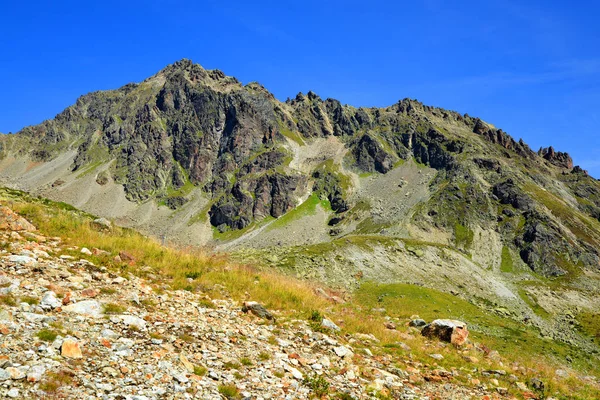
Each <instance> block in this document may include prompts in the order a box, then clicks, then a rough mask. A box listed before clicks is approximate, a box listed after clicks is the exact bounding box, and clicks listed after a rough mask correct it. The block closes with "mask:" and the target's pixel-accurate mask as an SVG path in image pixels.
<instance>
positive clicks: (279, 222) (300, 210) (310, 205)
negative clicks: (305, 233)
mask: <svg viewBox="0 0 600 400" xmlns="http://www.w3.org/2000/svg"><path fill="white" fill-rule="evenodd" d="M318 205H321V207H323V209H324V210H331V205H330V204H329V201H328V200H321V199H320V198H319V196H317V195H316V194H315V193H313V194H311V195H310V196H309V197H308V199H306V200H305V201H304V202H303V203H302V204H300V205H299V206H298V207H296V208H294V209H293V210H291V211H288V212H287V213H285V214H284V215H282V216H281V217H279V218H277V219H276V220H275V221H273V222H272V223H271V225H269V227H268V228H266V229H267V230H268V231H270V230H273V229H277V228H283V227H286V226H289V225H290V224H292V223H293V222H295V221H298V220H300V219H302V218H304V217H307V216H310V215H315V214H316V212H317V206H318Z"/></svg>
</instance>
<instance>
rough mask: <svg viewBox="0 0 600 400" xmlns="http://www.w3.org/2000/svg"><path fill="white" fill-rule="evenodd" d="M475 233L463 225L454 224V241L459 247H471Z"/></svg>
mask: <svg viewBox="0 0 600 400" xmlns="http://www.w3.org/2000/svg"><path fill="white" fill-rule="evenodd" d="M473 237H474V233H473V231H472V230H471V229H469V228H467V227H465V226H463V225H461V224H460V223H458V222H457V223H455V224H454V242H455V243H456V246H458V247H464V248H465V249H466V248H469V247H471V245H472V244H473Z"/></svg>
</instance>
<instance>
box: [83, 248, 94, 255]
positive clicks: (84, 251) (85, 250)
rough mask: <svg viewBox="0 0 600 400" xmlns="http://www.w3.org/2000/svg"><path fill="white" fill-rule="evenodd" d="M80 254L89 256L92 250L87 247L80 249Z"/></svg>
mask: <svg viewBox="0 0 600 400" xmlns="http://www.w3.org/2000/svg"><path fill="white" fill-rule="evenodd" d="M81 254H85V255H86V256H91V255H92V252H91V251H90V249H88V248H87V247H84V248H82V249H81Z"/></svg>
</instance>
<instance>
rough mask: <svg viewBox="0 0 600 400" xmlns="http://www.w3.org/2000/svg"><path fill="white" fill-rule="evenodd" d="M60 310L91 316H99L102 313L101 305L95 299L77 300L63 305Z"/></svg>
mask: <svg viewBox="0 0 600 400" xmlns="http://www.w3.org/2000/svg"><path fill="white" fill-rule="evenodd" d="M62 310H63V311H64V312H67V313H74V314H84V315H90V316H92V317H99V316H101V315H102V307H101V306H100V303H98V302H97V301H96V300H84V301H79V302H77V303H73V304H69V305H68V306H66V307H63V309H62Z"/></svg>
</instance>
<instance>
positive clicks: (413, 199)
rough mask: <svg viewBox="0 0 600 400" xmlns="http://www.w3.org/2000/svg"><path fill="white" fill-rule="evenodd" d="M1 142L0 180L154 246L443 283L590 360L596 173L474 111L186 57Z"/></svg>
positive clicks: (339, 279) (323, 272) (279, 265)
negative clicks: (281, 89)
mask: <svg viewBox="0 0 600 400" xmlns="http://www.w3.org/2000/svg"><path fill="white" fill-rule="evenodd" d="M0 155H1V159H0V181H1V182H3V183H4V184H5V185H7V186H9V187H12V188H17V189H21V190H25V191H27V192H29V193H31V194H32V195H40V196H43V197H46V198H50V199H53V200H55V201H61V202H64V203H67V204H70V205H72V206H75V207H77V208H79V209H82V210H84V211H85V212H88V213H91V214H94V215H98V216H102V217H105V218H108V219H109V220H110V221H112V222H113V223H114V224H116V225H118V226H123V227H129V228H135V229H138V230H140V231H141V232H143V233H144V234H147V235H150V236H152V237H154V238H156V239H157V240H159V241H161V242H163V243H169V242H170V243H174V244H177V245H181V246H192V247H203V248H205V249H206V251H208V252H210V251H215V250H216V252H217V253H218V252H220V251H227V252H229V253H231V256H232V258H233V259H235V260H238V262H241V263H247V262H252V263H253V264H256V265H261V266H264V267H268V268H271V269H272V270H274V271H277V273H280V274H284V275H286V276H292V277H294V278H296V279H304V280H311V281H313V280H317V281H320V282H323V283H325V284H327V285H329V286H331V287H335V288H336V289H337V290H340V291H344V292H348V293H356V291H359V290H360V288H361V287H363V285H364V284H365V282H376V283H378V284H383V285H412V286H410V287H417V288H423V289H424V290H425V288H427V289H431V290H436V291H441V292H443V293H445V294H448V295H452V296H454V298H455V299H457V300H458V299H460V301H461V302H466V303H468V304H471V305H474V306H476V307H478V308H480V309H484V310H487V312H488V313H491V314H493V315H496V316H501V317H502V318H505V317H506V318H508V319H510V320H511V321H513V322H514V323H515V324H516V325H515V327H517V326H518V327H521V328H520V329H525V330H529V329H531V330H532V331H533V332H537V333H536V334H537V335H538V336H539V338H541V339H543V340H550V341H553V342H556V343H557V345H559V346H567V347H569V348H570V347H576V348H578V349H580V350H581V351H583V352H584V353H585V354H587V356H588V357H589V359H590V360H594V361H595V362H598V361H599V351H600V348H599V347H598V342H597V341H598V338H597V332H596V327H597V325H598V318H599V314H598V309H600V290H599V288H600V182H599V181H597V180H596V179H594V178H593V177H591V176H589V175H588V174H587V173H586V172H585V171H583V170H582V169H581V168H579V167H577V166H574V165H573V160H572V159H571V157H570V156H569V155H568V154H566V153H563V152H560V151H557V150H555V149H554V148H552V147H547V148H541V149H539V150H538V151H533V150H531V149H530V148H529V146H527V144H526V143H524V142H523V141H522V140H515V139H514V138H512V137H511V136H510V135H508V134H507V133H506V132H504V131H502V130H501V129H498V128H496V127H495V126H493V125H492V124H490V123H488V122H485V121H482V120H481V119H479V118H476V117H471V116H469V115H467V114H459V113H457V112H454V111H449V110H444V109H441V108H436V107H430V106H427V105H423V104H422V103H420V102H418V101H416V100H410V99H404V100H401V101H399V102H398V103H396V104H394V105H392V106H389V107H384V108H366V107H353V106H350V105H342V104H341V103H340V102H339V101H337V100H334V99H325V100H323V99H322V98H320V97H319V96H318V95H317V94H315V93H313V92H308V93H306V94H303V93H300V94H298V95H297V96H296V97H294V98H293V99H288V100H286V101H285V102H281V101H279V100H277V99H276V98H275V97H274V96H273V95H272V94H271V93H269V92H268V91H267V90H266V89H265V88H264V87H262V86H261V85H260V84H258V83H249V84H246V85H244V84H242V83H240V82H239V81H238V80H236V79H235V78H232V77H229V76H226V75H225V74H224V73H223V72H221V71H218V70H212V71H211V70H205V69H204V68H202V67H201V66H200V65H198V64H193V63H192V62H191V61H189V60H181V61H178V62H176V63H174V64H172V65H169V66H167V67H166V68H164V69H163V70H161V71H159V72H158V73H157V74H156V75H154V76H152V77H150V78H148V79H146V80H145V81H143V82H141V83H139V84H128V85H125V86H123V87H122V88H119V89H117V90H112V91H103V92H94V93H90V94H87V95H85V96H82V97H81V98H79V99H78V100H77V102H76V103H75V104H74V105H73V106H71V107H68V108H67V109H66V110H64V111H63V112H62V113H60V114H59V115H57V116H56V118H54V119H52V120H48V121H45V122H44V123H42V124H40V125H37V126H32V127H27V128H25V129H23V130H22V131H21V132H19V133H17V134H14V135H5V136H2V138H1V140H0ZM177 279H183V278H181V277H179V278H177ZM389 290H390V292H391V293H393V292H394V290H395V289H394V286H390V288H389ZM386 298H387V296H383V299H386ZM383 301H384V302H385V300H383ZM469 322H471V321H469ZM515 329H516V328H515ZM488 333H490V334H491V333H493V332H491V331H490V332H488ZM502 334H507V333H506V332H503V331H502ZM556 356H557V357H563V358H564V359H563V360H561V362H563V361H564V362H569V361H568V360H569V359H571V360H572V359H573V356H571V355H568V354H566V353H562V352H558V353H557V354H556Z"/></svg>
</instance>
